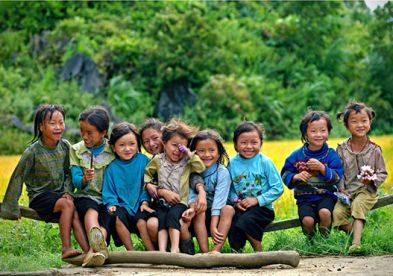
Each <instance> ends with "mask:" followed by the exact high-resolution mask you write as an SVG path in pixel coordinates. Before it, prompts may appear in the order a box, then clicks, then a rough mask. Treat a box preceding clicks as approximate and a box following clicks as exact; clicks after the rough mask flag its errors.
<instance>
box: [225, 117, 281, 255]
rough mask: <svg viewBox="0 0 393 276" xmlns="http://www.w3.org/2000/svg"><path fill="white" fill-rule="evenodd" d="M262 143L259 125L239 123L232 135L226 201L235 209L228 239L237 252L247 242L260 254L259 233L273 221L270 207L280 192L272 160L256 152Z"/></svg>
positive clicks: (260, 239)
mask: <svg viewBox="0 0 393 276" xmlns="http://www.w3.org/2000/svg"><path fill="white" fill-rule="evenodd" d="M262 143H263V127H262V125H260V124H257V123H254V122H251V121H248V122H242V123H241V124H239V125H238V126H237V127H236V129H235V131H234V133H233V144H234V146H235V150H236V151H237V152H238V154H237V155H236V156H234V157H232V158H231V159H230V162H229V166H228V170H229V173H230V174H231V177H232V187H231V192H230V197H229V199H230V202H231V203H233V204H234V205H235V208H236V209H235V216H234V218H233V221H232V225H231V229H230V231H229V238H228V239H229V244H230V246H231V248H232V249H234V250H235V251H239V250H241V249H242V248H243V247H244V245H245V244H246V241H247V240H248V241H249V242H250V244H251V246H252V247H253V249H254V251H262V243H261V242H262V237H263V232H264V230H265V228H266V226H267V225H268V224H269V223H271V222H272V221H273V219H274V209H273V205H272V203H273V202H274V201H275V200H276V199H277V198H278V197H280V195H281V194H282V193H283V191H284V188H283V185H282V183H281V178H280V174H279V173H278V171H277V169H276V167H275V166H274V164H273V162H272V160H271V159H270V158H269V157H267V156H265V155H264V154H262V153H261V152H260V151H261V148H262Z"/></svg>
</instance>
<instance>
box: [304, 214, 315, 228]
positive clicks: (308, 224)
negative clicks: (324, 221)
mask: <svg viewBox="0 0 393 276" xmlns="http://www.w3.org/2000/svg"><path fill="white" fill-rule="evenodd" d="M302 224H303V226H304V227H307V228H310V227H314V224H315V221H314V219H313V218H312V217H308V216H307V217H304V218H303V220H302Z"/></svg>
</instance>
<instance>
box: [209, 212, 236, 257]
mask: <svg viewBox="0 0 393 276" xmlns="http://www.w3.org/2000/svg"><path fill="white" fill-rule="evenodd" d="M234 215H235V209H233V207H232V206H230V205H225V206H224V207H223V208H222V209H221V212H220V220H219V223H218V232H220V233H221V234H222V235H223V236H224V240H223V242H221V243H218V244H214V246H213V249H212V253H220V252H221V249H222V247H223V245H224V243H225V240H226V238H227V236H228V232H229V229H230V228H231V223H232V218H233V216H234Z"/></svg>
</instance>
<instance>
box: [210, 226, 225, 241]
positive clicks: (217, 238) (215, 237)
mask: <svg viewBox="0 0 393 276" xmlns="http://www.w3.org/2000/svg"><path fill="white" fill-rule="evenodd" d="M210 234H211V236H212V239H213V243H214V244H220V243H223V242H224V235H223V234H222V233H220V232H219V231H218V229H217V227H210Z"/></svg>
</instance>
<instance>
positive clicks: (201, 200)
mask: <svg viewBox="0 0 393 276" xmlns="http://www.w3.org/2000/svg"><path fill="white" fill-rule="evenodd" d="M206 209H207V201H206V192H205V191H204V190H203V191H202V190H201V191H199V193H198V197H197V200H196V202H195V213H196V214H200V213H202V212H205V211H206Z"/></svg>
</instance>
